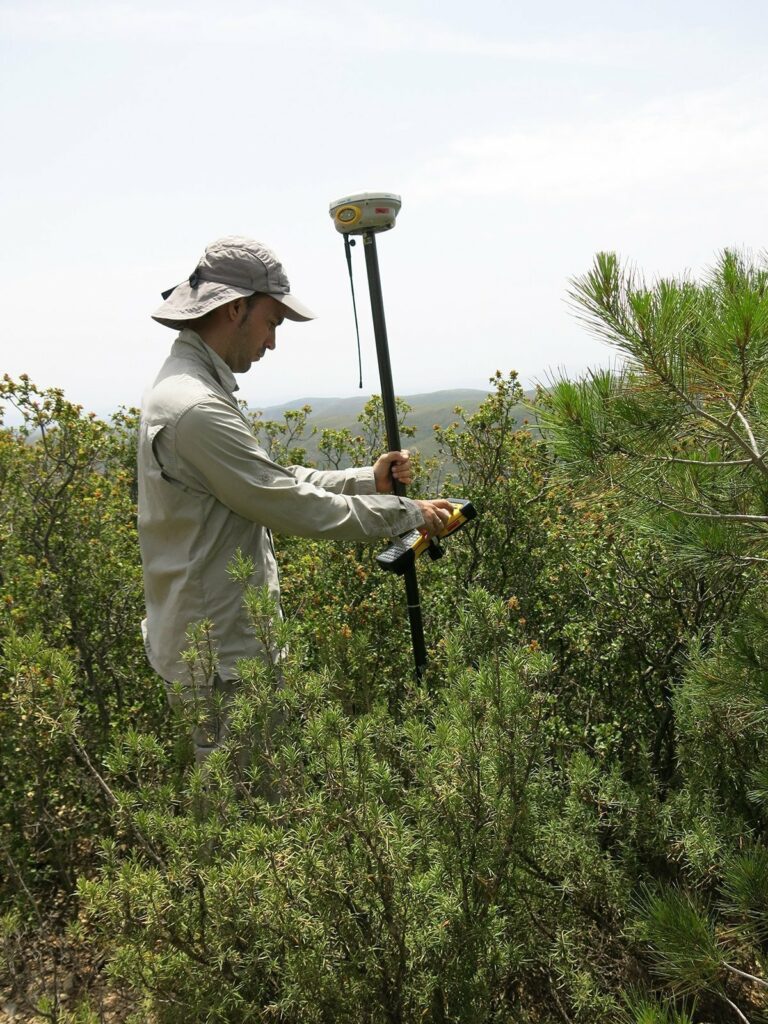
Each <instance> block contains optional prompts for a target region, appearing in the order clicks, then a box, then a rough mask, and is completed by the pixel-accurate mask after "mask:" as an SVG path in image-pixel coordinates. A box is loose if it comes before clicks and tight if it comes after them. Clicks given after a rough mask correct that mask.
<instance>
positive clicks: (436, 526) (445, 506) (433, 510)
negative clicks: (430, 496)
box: [416, 498, 453, 537]
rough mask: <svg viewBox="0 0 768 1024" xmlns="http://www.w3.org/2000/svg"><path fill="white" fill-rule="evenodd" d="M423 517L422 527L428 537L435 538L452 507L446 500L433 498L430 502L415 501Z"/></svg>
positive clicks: (449, 516) (449, 514)
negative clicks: (424, 527)
mask: <svg viewBox="0 0 768 1024" xmlns="http://www.w3.org/2000/svg"><path fill="white" fill-rule="evenodd" d="M416 504H417V505H418V506H419V508H420V509H421V514H422V515H423V516H424V525H425V526H426V528H427V533H428V534H429V535H430V537H436V536H437V534H438V533H440V531H441V530H442V528H443V527H444V526H445V524H446V523H447V522H448V520H449V519H450V518H451V514H452V513H453V505H452V504H451V502H450V501H448V500H447V499H446V498H435V499H434V500H432V501H420V500H418V499H417V500H416Z"/></svg>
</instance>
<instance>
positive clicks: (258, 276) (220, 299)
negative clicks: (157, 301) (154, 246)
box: [152, 235, 315, 331]
mask: <svg viewBox="0 0 768 1024" xmlns="http://www.w3.org/2000/svg"><path fill="white" fill-rule="evenodd" d="M254 292H259V293H261V294H263V295H271V296H272V298H273V299H277V301H278V302H279V303H280V304H281V306H282V307H283V315H284V316H285V317H286V318H287V319H288V320H314V319H315V314H314V313H313V312H312V311H311V310H310V309H307V307H306V306H305V305H304V304H303V303H302V302H299V300H298V299H297V298H296V296H295V295H291V286H290V284H289V282H288V277H287V275H286V273H285V270H284V269H283V266H282V264H281V263H280V261H279V260H278V258H277V256H275V254H274V253H273V252H272V251H271V249H267V247H266V246H264V245H262V244H261V243H260V242H255V241H254V240H253V239H252V238H241V237H239V236H237V235H231V236H228V237H227V238H220V239H218V241H216V242H212V243H211V245H209V246H208V248H207V249H206V250H205V252H204V253H203V255H202V257H201V259H200V261H199V263H198V264H197V267H196V268H195V270H194V271H193V272H192V273H191V274H190V275H189V278H188V279H187V280H186V281H182V282H181V284H177V285H176V286H175V287H174V288H171V289H169V291H167V292H163V298H164V299H165V302H164V303H163V304H162V306H160V308H159V309H156V310H155V312H154V313H153V314H152V319H153V320H156V321H157V322H158V323H159V324H163V326H165V327H172V328H173V329H174V330H177V331H178V330H181V329H182V327H184V326H185V325H186V322H187V321H188V320H196V319H197V317H200V316H204V315H205V314H206V313H210V312H211V310H212V309H216V307H217V306H223V305H224V303H225V302H231V301H232V300H233V299H240V298H246V297H247V296H248V295H253V293H254Z"/></svg>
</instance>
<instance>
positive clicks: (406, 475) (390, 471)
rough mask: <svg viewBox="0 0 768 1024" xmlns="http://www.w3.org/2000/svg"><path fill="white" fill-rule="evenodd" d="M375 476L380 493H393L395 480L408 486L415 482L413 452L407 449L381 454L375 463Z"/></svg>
mask: <svg viewBox="0 0 768 1024" xmlns="http://www.w3.org/2000/svg"><path fill="white" fill-rule="evenodd" d="M373 477H374V480H375V481H376V490H377V491H378V492H379V494H391V493H392V481H393V480H397V482H398V483H399V484H404V485H405V486H406V487H407V486H408V484H410V483H412V482H413V466H412V465H411V453H410V452H409V451H408V450H407V449H406V450H404V451H402V452H387V453H386V455H380V456H379V458H378V459H376V461H375V462H374V464H373Z"/></svg>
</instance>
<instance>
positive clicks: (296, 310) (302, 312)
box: [272, 293, 317, 322]
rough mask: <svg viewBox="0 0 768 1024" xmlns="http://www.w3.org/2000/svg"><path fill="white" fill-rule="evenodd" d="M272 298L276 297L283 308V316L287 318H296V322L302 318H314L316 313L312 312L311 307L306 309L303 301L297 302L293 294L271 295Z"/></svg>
mask: <svg viewBox="0 0 768 1024" xmlns="http://www.w3.org/2000/svg"><path fill="white" fill-rule="evenodd" d="M272 298H273V299H277V301H278V302H279V303H280V305H281V306H282V307H283V309H284V310H285V317H286V319H288V320H296V321H297V322H299V321H303V320H315V319H316V316H317V314H315V313H313V312H312V310H311V309H308V308H307V307H306V306H305V305H304V303H303V302H299V300H298V299H297V298H296V296H295V295H291V294H290V293H289V294H288V295H273V296H272Z"/></svg>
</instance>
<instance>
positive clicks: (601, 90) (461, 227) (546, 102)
mask: <svg viewBox="0 0 768 1024" xmlns="http://www.w3.org/2000/svg"><path fill="white" fill-rule="evenodd" d="M767 29H768V4H766V3H765V0H732V2H731V3H730V4H723V3H722V2H710V0H699V2H692V0H666V2H663V3H662V2H658V0H643V2H639V0H633V2H626V0H612V2H602V0H581V2H579V3H573V2H572V0H568V2H563V0H544V2H541V3H538V4H532V3H530V0H526V2H522V0H475V2H474V3H468V2H467V0H435V2H427V0H388V2H387V3H373V2H370V0H358V2H355V3H346V2H343V0H324V2H314V3H313V2H310V0H283V2H281V3H266V2H262V0H250V2H243V0H229V2H227V3H221V4H216V3H212V2H210V0H206V2H200V0H184V2H178V3H175V2H166V0H154V2H149V0H125V2H122V3H112V2H110V0H101V2H98V3H92V2H86V0H84V2H76V0H74V2H73V0H55V2H50V3H40V2H38V0H23V2H22V0H15V2H12V0H0V83H1V84H0V145H1V146H2V152H3V156H2V160H1V161H0V288H1V290H2V304H3V322H4V328H3V331H2V342H1V346H2V359H0V371H3V372H7V373H10V374H11V375H12V376H14V377H16V376H18V375H19V374H20V373H23V372H26V373H28V374H29V375H30V376H31V377H32V379H33V380H34V381H35V382H37V383H39V384H40V385H44V386H53V385H55V386H59V387H63V388H64V390H65V393H66V395H67V397H69V398H71V399H72V400H73V401H77V402H80V403H82V404H84V405H85V406H86V407H87V408H89V409H93V410H95V411H97V412H98V413H100V414H105V413H108V412H110V411H111V410H113V409H114V408H115V407H117V406H118V405H120V404H125V405H132V404H138V403H139V401H140V398H141V393H142V391H143V390H144V388H145V387H146V385H147V384H148V383H149V382H150V381H151V380H152V378H153V377H154V375H155V373H156V371H157V369H158V368H159V365H160V363H161V362H162V359H163V358H164V355H165V353H166V351H167V349H168V347H169V344H170V342H171V341H172V338H173V335H172V333H171V332H170V331H169V330H168V329H167V328H163V327H160V326H158V325H156V324H155V323H154V322H153V321H152V320H150V319H149V314H150V313H151V312H152V311H153V310H154V309H155V308H156V306H157V305H158V304H159V302H160V297H159V293H160V291H161V290H162V289H164V288H167V287H170V286H171V285H173V284H176V283H177V282H179V281H180V280H182V279H183V278H184V277H186V276H188V275H189V274H190V273H191V271H192V270H193V269H194V267H195V264H196V262H197V258H198V256H199V254H200V253H201V252H202V250H203V249H204V247H205V245H206V244H207V243H208V242H210V241H212V240H213V239H215V238H217V237H219V236H221V235H225V234H245V235H251V236H252V237H255V238H257V239H259V240H260V241H262V242H264V243H266V244H267V245H269V246H271V247H272V248H274V249H275V250H276V251H277V253H278V254H279V256H280V257H281V258H282V260H283V262H284V264H285V266H286V269H287V271H288V274H289V277H290V279H291V285H292V290H293V292H294V293H295V294H296V295H298V296H299V297H300V298H301V299H302V301H304V302H305V303H306V304H307V305H309V306H310V307H312V308H313V309H314V310H315V311H316V312H317V313H318V314H319V319H318V320H317V321H315V322H313V323H311V324H286V325H285V326H283V327H282V328H281V329H280V331H279V332H278V347H277V351H276V352H274V353H268V355H267V357H266V359H265V360H264V361H263V362H261V363H259V364H257V365H256V366H254V368H253V369H252V371H251V372H250V373H249V374H248V375H246V376H244V377H241V378H240V383H241V396H242V397H244V398H246V399H247V400H248V402H249V403H250V404H251V405H255V406H263V405H269V404H273V403H275V402H279V401H283V400H286V399H290V398H298V397H303V396H311V395H350V394H354V393H355V392H356V383H357V376H356V373H357V369H356V358H357V357H356V354H355V342H354V326H353V319H352V308H351V301H350V298H349V286H348V280H347V274H346V265H345V261H344V249H343V243H342V239H341V236H340V235H338V234H337V233H336V232H335V231H334V229H333V225H332V222H331V220H330V218H329V216H328V204H329V202H330V201H331V200H333V199H336V198H338V197H340V196H344V195H348V194H349V193H351V192H357V191H370V190H382V191H389V192H397V193H399V194H401V195H402V200H403V208H402V212H401V214H400V217H399V220H398V223H397V227H396V228H395V230H394V231H393V232H390V233H388V234H385V235H382V236H380V237H379V246H378V248H379V261H380V265H381V272H382V283H383V292H384V302H385V309H386V316H387V325H388V329H389V337H390V345H391V353H392V367H393V373H394V379H395V386H396V389H397V390H398V392H400V393H401V394H409V393H414V392H418V391H431V390H436V389H438V388H446V387H484V386H485V385H486V384H487V379H488V377H489V376H490V375H491V374H492V373H493V372H494V371H495V370H496V369H497V368H498V369H502V370H508V369H512V368H514V369H517V370H519V371H520V374H521V376H522V377H523V379H524V381H525V382H526V383H529V382H531V381H533V380H536V379H539V380H544V379H546V378H547V376H548V375H550V374H551V373H552V372H553V371H556V370H557V369H558V368H560V369H564V370H565V371H566V372H568V373H571V374H578V373H579V372H582V371H583V370H584V369H585V368H586V367H587V366H590V365H596V364H598V363H601V362H602V363H605V362H607V361H608V360H609V358H610V353H609V352H608V350H607V349H606V348H605V346H603V345H602V344H601V343H600V342H598V341H596V340H594V339H592V338H590V337H589V336H588V335H587V334H586V333H585V332H584V329H583V328H582V327H581V326H579V324H578V323H577V322H576V321H575V319H574V317H573V315H572V313H570V312H569V309H568V307H567V304H566V302H565V293H566V290H567V286H568V279H569V278H570V277H571V276H573V275H576V274H580V273H583V272H584V271H585V270H587V269H588V267H589V265H590V263H591V260H592V257H593V255H594V253H595V252H596V251H598V250H601V249H612V250H616V251H618V252H619V253H620V254H621V255H622V256H623V257H624V258H626V259H627V260H631V261H632V262H633V263H634V264H636V265H637V266H638V267H639V268H641V269H642V270H644V271H645V272H646V273H647V274H648V276H649V277H653V276H656V275H659V274H664V275H667V274H678V273H682V272H684V271H686V270H688V271H691V272H693V273H697V272H699V271H701V270H702V269H703V268H704V267H706V266H707V265H708V264H710V263H711V262H712V261H713V259H714V258H715V256H716V254H717V252H718V251H719V250H721V249H722V248H724V247H726V246H740V247H748V248H750V249H753V250H755V251H758V252H759V251H761V250H763V249H764V248H765V245H766V239H767V237H768V234H767V232H766V228H767V227H768V212H767V211H768V204H767V202H766V186H767V185H768V125H767V124H766V120H767V118H768V70H767V67H768V66H767V63H766V53H767V52H768V38H767V36H768V32H767V31H766V30H767ZM355 255H356V257H357V260H356V264H355V269H356V284H357V289H358V300H359V308H360V314H361V329H362V341H363V363H364V380H365V390H366V392H367V393H370V392H374V391H377V390H378V379H377V376H376V373H377V371H376V361H375V353H374V347H373V335H372V329H371V319H370V310H369V306H368V302H367V288H366V278H365V267H364V262H363V256H362V247H361V246H358V247H357V252H356V253H355Z"/></svg>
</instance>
